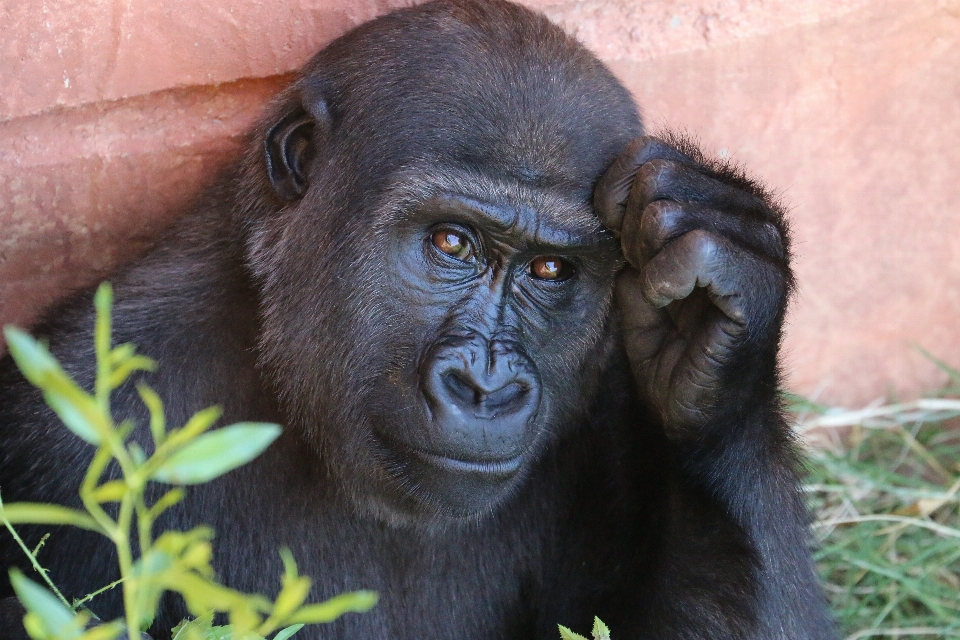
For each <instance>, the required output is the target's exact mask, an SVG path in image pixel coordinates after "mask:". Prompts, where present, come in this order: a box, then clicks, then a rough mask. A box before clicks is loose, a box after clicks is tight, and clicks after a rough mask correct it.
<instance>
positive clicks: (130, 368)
mask: <svg viewBox="0 0 960 640" xmlns="http://www.w3.org/2000/svg"><path fill="white" fill-rule="evenodd" d="M156 369H157V363H156V362H154V361H153V360H151V359H150V358H148V357H146V356H133V357H132V358H129V359H128V360H125V361H124V362H123V363H122V364H121V365H120V366H119V367H117V368H116V369H114V370H113V371H111V372H110V379H109V381H108V384H109V385H110V389H111V390H112V389H116V388H117V387H119V386H120V385H122V384H123V383H124V382H126V381H127V378H129V377H130V374H132V373H133V372H134V371H156Z"/></svg>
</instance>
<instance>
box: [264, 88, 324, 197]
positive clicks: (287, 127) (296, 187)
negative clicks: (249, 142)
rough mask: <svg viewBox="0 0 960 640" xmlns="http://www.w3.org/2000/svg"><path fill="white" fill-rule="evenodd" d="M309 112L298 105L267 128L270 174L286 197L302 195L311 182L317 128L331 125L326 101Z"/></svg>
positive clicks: (268, 172) (266, 150)
mask: <svg viewBox="0 0 960 640" xmlns="http://www.w3.org/2000/svg"><path fill="white" fill-rule="evenodd" d="M311 106H313V108H312V109H310V112H307V110H306V109H305V108H303V107H302V106H297V107H296V108H294V109H292V110H291V111H289V112H288V113H287V115H285V116H284V117H283V118H281V119H280V121H279V122H277V123H276V124H275V125H273V126H272V127H270V129H269V130H268V131H267V136H266V139H265V140H264V143H263V144H264V152H265V154H266V160H267V175H268V176H269V178H270V184H272V185H273V188H274V190H275V191H276V192H277V195H278V196H280V197H281V198H282V199H284V200H297V199H299V198H301V197H303V194H304V193H306V191H307V187H308V186H309V181H308V179H307V178H308V173H309V171H310V163H311V162H312V161H313V159H314V157H315V156H316V154H317V150H316V144H315V140H314V130H315V129H319V130H326V129H327V128H328V127H329V115H328V113H327V109H326V105H325V104H323V103H322V101H321V102H320V104H318V105H311Z"/></svg>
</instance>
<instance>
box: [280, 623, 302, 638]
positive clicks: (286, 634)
mask: <svg viewBox="0 0 960 640" xmlns="http://www.w3.org/2000/svg"><path fill="white" fill-rule="evenodd" d="M300 629H303V625H302V624H294V625H290V626H289V627H287V628H285V629H280V631H277V635H275V636H273V640H290V638H292V637H293V634H295V633H296V632H297V631H300Z"/></svg>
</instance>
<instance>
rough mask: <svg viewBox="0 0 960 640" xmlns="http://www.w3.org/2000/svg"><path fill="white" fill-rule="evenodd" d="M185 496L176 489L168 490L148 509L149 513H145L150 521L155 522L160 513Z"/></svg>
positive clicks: (180, 490)
mask: <svg viewBox="0 0 960 640" xmlns="http://www.w3.org/2000/svg"><path fill="white" fill-rule="evenodd" d="M185 495H186V494H185V493H184V491H183V489H181V488H179V487H177V488H175V489H170V491H167V492H166V493H165V494H163V495H162V496H160V499H159V500H157V501H156V502H155V503H153V506H152V507H150V511H148V512H147V514H148V516H149V517H150V519H151V520H156V519H157V518H158V517H159V516H160V514H161V513H163V512H164V511H166V510H167V509H169V508H170V507H172V506H173V505H175V504H177V503H178V502H180V501H181V500H183V497H184V496H185Z"/></svg>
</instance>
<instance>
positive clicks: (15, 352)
mask: <svg viewBox="0 0 960 640" xmlns="http://www.w3.org/2000/svg"><path fill="white" fill-rule="evenodd" d="M3 336H4V337H5V338H6V340H7V348H8V349H9V350H10V355H11V356H13V360H14V362H16V363H17V366H18V367H19V368H20V371H22V372H23V375H24V376H25V377H26V379H27V380H29V381H30V382H31V383H33V384H34V385H35V386H38V387H42V384H41V383H43V382H44V381H45V380H46V376H47V375H48V374H49V373H50V372H51V371H61V372H62V369H60V364H59V363H58V362H57V360H56V359H55V358H54V357H53V356H52V355H51V354H50V352H49V351H48V350H47V348H46V347H44V346H43V345H42V344H40V343H39V342H37V341H36V340H34V339H33V338H32V337H31V336H30V334H28V333H27V332H25V331H21V330H20V329H17V328H16V327H13V326H6V327H4V328H3Z"/></svg>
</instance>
